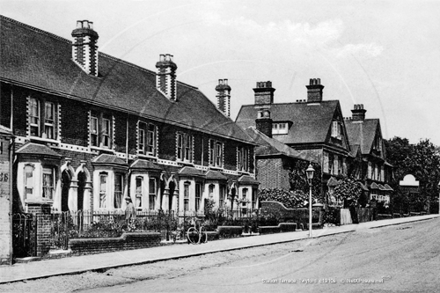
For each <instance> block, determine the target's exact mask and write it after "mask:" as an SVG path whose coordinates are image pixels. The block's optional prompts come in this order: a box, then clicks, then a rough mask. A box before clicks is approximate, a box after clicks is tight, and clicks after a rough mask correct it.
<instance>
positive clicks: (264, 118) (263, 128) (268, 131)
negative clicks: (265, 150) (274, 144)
mask: <svg viewBox="0 0 440 293" xmlns="http://www.w3.org/2000/svg"><path fill="white" fill-rule="evenodd" d="M272 122H273V121H272V118H271V117H270V111H269V110H262V111H259V112H258V118H257V119H256V120H255V125H256V128H257V130H258V131H260V132H262V133H264V134H265V135H267V136H268V137H272Z"/></svg>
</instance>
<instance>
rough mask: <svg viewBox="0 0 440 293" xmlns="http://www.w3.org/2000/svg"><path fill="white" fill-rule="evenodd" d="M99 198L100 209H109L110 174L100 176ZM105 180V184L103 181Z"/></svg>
mask: <svg viewBox="0 0 440 293" xmlns="http://www.w3.org/2000/svg"><path fill="white" fill-rule="evenodd" d="M98 177H99V198H98V207H99V208H100V209H105V208H106V207H107V201H108V184H109V181H108V178H109V174H108V172H100V173H99V175H98ZM104 178H105V182H103V180H102V179H104Z"/></svg>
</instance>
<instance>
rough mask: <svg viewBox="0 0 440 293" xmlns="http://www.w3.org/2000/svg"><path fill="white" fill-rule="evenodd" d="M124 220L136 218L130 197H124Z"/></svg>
mask: <svg viewBox="0 0 440 293" xmlns="http://www.w3.org/2000/svg"><path fill="white" fill-rule="evenodd" d="M125 204H126V207H125V220H126V221H127V222H128V221H130V220H134V219H136V209H135V208H134V205H133V202H132V201H131V198H130V197H126V198H125Z"/></svg>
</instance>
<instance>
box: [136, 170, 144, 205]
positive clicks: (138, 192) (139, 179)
mask: <svg viewBox="0 0 440 293" xmlns="http://www.w3.org/2000/svg"><path fill="white" fill-rule="evenodd" d="M143 183H144V178H143V177H141V176H138V177H136V193H135V207H136V208H138V209H140V208H142V190H143V185H144V184H143Z"/></svg>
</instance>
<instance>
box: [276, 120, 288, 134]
mask: <svg viewBox="0 0 440 293" xmlns="http://www.w3.org/2000/svg"><path fill="white" fill-rule="evenodd" d="M288 132H289V124H288V123H287V122H278V123H272V134H287V133H288Z"/></svg>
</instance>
